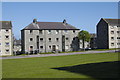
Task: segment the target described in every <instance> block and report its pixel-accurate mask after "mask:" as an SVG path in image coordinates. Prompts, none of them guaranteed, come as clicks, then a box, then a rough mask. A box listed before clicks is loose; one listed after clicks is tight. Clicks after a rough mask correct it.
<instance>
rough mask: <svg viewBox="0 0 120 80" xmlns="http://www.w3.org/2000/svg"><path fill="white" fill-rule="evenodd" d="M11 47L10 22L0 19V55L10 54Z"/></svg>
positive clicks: (11, 51) (11, 52)
mask: <svg viewBox="0 0 120 80" xmlns="http://www.w3.org/2000/svg"><path fill="white" fill-rule="evenodd" d="M12 47H13V42H12V23H11V21H0V55H1V56H6V55H12V54H13V50H12V49H13V48H12Z"/></svg>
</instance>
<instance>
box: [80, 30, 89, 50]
mask: <svg viewBox="0 0 120 80" xmlns="http://www.w3.org/2000/svg"><path fill="white" fill-rule="evenodd" d="M78 38H79V40H82V44H83V45H82V47H83V49H85V44H84V43H85V41H87V42H89V41H90V34H89V32H88V31H84V30H82V31H80V32H79V33H78Z"/></svg>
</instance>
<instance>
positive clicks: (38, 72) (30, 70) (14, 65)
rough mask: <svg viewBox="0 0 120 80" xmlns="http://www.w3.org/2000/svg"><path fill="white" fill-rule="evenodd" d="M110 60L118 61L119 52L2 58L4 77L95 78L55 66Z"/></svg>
mask: <svg viewBox="0 0 120 80" xmlns="http://www.w3.org/2000/svg"><path fill="white" fill-rule="evenodd" d="M110 61H118V53H99V54H98V53H97V54H77V55H67V56H51V57H37V58H23V59H6V60H2V70H3V78H93V77H92V76H89V75H86V74H82V73H79V74H78V73H75V72H70V71H66V70H57V69H53V68H60V67H69V66H76V65H82V64H90V63H99V62H110ZM88 68H89V67H88Z"/></svg>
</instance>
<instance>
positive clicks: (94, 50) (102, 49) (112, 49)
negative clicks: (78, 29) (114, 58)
mask: <svg viewBox="0 0 120 80" xmlns="http://www.w3.org/2000/svg"><path fill="white" fill-rule="evenodd" d="M106 50H120V49H119V48H112V49H93V50H92V51H106Z"/></svg>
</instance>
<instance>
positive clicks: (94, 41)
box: [90, 33, 97, 49]
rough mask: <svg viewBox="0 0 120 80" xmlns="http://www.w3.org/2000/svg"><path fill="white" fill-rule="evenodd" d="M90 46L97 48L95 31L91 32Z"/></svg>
mask: <svg viewBox="0 0 120 80" xmlns="http://www.w3.org/2000/svg"><path fill="white" fill-rule="evenodd" d="M90 35H91V37H90V48H91V49H97V36H96V34H95V33H91V34H90Z"/></svg>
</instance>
